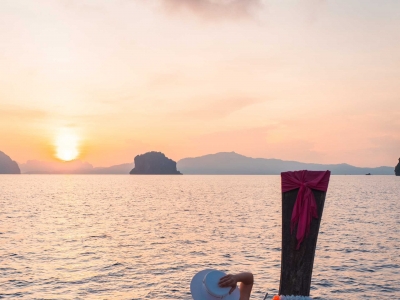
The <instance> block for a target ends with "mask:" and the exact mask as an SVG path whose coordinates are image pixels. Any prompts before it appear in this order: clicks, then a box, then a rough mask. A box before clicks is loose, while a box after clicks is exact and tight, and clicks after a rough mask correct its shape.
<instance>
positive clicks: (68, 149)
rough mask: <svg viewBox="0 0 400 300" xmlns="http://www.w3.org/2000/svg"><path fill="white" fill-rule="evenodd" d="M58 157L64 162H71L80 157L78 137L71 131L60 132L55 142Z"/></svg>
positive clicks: (63, 130)
mask: <svg viewBox="0 0 400 300" xmlns="http://www.w3.org/2000/svg"><path fill="white" fill-rule="evenodd" d="M55 147H56V156H57V158H59V159H61V160H64V161H71V160H74V159H75V158H77V157H78V155H79V150H78V136H77V135H76V133H75V132H74V131H73V130H71V129H67V128H64V129H62V130H60V132H59V133H58V135H57V137H56V141H55Z"/></svg>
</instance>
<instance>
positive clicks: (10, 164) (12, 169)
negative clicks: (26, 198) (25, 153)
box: [0, 151, 21, 174]
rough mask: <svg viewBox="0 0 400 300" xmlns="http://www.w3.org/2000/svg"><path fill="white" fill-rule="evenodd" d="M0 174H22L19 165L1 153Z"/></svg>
mask: <svg viewBox="0 0 400 300" xmlns="http://www.w3.org/2000/svg"><path fill="white" fill-rule="evenodd" d="M0 174H21V170H20V169H19V166H18V164H17V163H16V162H15V161H13V160H12V159H11V158H10V157H9V156H8V155H6V154H5V153H4V152H2V151H0Z"/></svg>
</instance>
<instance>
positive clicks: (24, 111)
mask: <svg viewBox="0 0 400 300" xmlns="http://www.w3.org/2000/svg"><path fill="white" fill-rule="evenodd" d="M0 115H1V117H2V119H20V120H30V121H32V120H41V119H45V118H47V117H48V116H49V113H48V112H47V111H44V110H39V109H30V108H23V107H20V106H13V105H9V106H8V105H7V106H0Z"/></svg>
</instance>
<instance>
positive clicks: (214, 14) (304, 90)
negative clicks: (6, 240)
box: [0, 0, 400, 167]
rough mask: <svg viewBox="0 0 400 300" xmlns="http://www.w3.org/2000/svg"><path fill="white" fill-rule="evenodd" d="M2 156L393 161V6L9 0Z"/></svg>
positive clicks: (397, 17) (344, 1)
mask: <svg viewBox="0 0 400 300" xmlns="http://www.w3.org/2000/svg"><path fill="white" fill-rule="evenodd" d="M0 37H1V39H0V139H1V143H0V151H3V152H5V153H6V154H8V155H9V156H10V157H11V158H12V159H14V160H16V161H17V162H19V163H24V162H26V161H27V160H41V161H53V160H55V159H56V158H57V157H59V158H62V157H64V158H65V160H68V159H67V157H71V159H72V158H75V157H77V158H78V159H81V160H82V161H87V162H90V163H91V164H93V165H94V166H109V165H115V164H120V163H126V162H131V161H133V159H134V157H135V156H136V155H137V154H141V153H144V152H147V151H150V150H157V151H162V152H164V153H165V154H166V155H167V156H168V157H170V158H172V159H174V160H179V159H181V158H185V157H193V156H200V155H204V154H210V153H216V152H221V151H235V152H237V153H240V154H243V155H246V156H251V157H264V158H280V159H285V160H296V161H302V162H315V163H342V162H346V163H349V164H353V165H356V166H365V167H376V166H382V165H388V166H394V165H395V164H396V163H397V160H398V158H399V157H400V1H399V0H391V1H390V0H380V1H376V0H357V1H356V0H339V1H338V0H297V1H287V0H274V1H269V0H265V1H262V0H1V1H0Z"/></svg>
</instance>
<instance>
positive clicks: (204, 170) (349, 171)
mask: <svg viewBox="0 0 400 300" xmlns="http://www.w3.org/2000/svg"><path fill="white" fill-rule="evenodd" d="M149 153H158V154H150V155H148V154H147V153H146V154H143V155H146V156H144V157H142V158H139V162H138V163H137V162H136V159H135V163H136V164H135V163H134V162H133V161H132V162H130V163H125V164H119V165H114V166H109V167H93V166H92V165H91V164H89V163H87V162H82V161H80V160H74V161H70V162H44V161H37V160H29V161H27V162H26V163H23V164H20V165H19V169H20V170H21V173H22V174H121V175H122V174H126V175H127V174H130V173H131V174H180V173H181V172H182V173H183V174H199V175H201V174H204V175H208V174H215V175H279V174H280V173H281V172H285V171H294V170H330V171H331V172H332V174H333V175H365V174H368V173H370V174H372V175H392V176H393V167H388V166H383V167H377V168H362V167H356V166H352V165H349V164H346V163H342V164H314V163H303V162H298V161H288V160H281V159H274V158H252V157H248V156H244V155H241V154H238V153H235V152H219V153H215V154H208V155H204V156H199V157H192V158H183V159H181V160H179V161H178V162H176V163H175V162H174V161H173V160H170V159H169V158H167V157H165V155H164V154H162V153H160V152H149ZM143 155H139V156H138V157H141V156H143ZM153 156H154V157H153ZM147 157H149V159H150V160H149V161H147ZM156 157H159V158H156ZM158 159H159V160H158ZM10 160H11V159H10ZM154 163H155V164H156V165H159V167H155V166H153V164H154ZM135 166H137V168H135ZM154 168H156V169H157V168H158V170H156V169H154ZM159 168H161V169H162V170H160V169H159ZM132 169H133V170H132ZM177 169H178V170H179V171H180V172H179V171H177ZM136 172H138V173H136ZM148 172H155V173H148ZM395 172H397V173H396V174H399V172H400V161H399V164H398V165H397V166H396V169H395Z"/></svg>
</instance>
